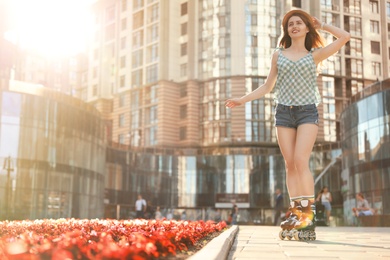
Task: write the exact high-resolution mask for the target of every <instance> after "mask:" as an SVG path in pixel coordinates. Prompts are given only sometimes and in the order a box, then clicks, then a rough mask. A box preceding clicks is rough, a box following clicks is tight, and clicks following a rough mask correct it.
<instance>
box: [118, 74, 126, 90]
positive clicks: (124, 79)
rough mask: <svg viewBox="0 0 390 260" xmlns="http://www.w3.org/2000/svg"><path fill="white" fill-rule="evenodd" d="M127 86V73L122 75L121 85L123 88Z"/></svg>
mask: <svg viewBox="0 0 390 260" xmlns="http://www.w3.org/2000/svg"><path fill="white" fill-rule="evenodd" d="M125 86H126V76H125V75H122V76H121V77H120V86H119V87H121V88H124V87H125Z"/></svg>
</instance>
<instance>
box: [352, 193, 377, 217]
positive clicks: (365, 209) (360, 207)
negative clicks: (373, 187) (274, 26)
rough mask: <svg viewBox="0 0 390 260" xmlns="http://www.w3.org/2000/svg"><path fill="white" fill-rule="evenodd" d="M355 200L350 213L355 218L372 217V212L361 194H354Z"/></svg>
mask: <svg viewBox="0 0 390 260" xmlns="http://www.w3.org/2000/svg"><path fill="white" fill-rule="evenodd" d="M356 200H357V202H356V208H352V212H353V214H354V215H355V216H356V217H361V216H372V215H374V213H373V210H372V209H371V207H370V204H369V203H368V201H367V200H366V199H365V198H364V195H363V193H361V192H359V193H358V194H356Z"/></svg>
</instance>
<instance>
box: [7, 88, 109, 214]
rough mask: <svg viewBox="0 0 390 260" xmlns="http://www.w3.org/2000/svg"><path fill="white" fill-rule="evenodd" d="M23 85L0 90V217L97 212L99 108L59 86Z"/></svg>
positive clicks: (101, 151)
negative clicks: (46, 87)
mask: <svg viewBox="0 0 390 260" xmlns="http://www.w3.org/2000/svg"><path fill="white" fill-rule="evenodd" d="M25 90H26V91H25V92H24V91H22V90H21V88H19V89H18V90H17V92H13V91H2V92H0V100H1V106H0V109H1V110H0V115H1V121H0V160H1V162H3V168H2V170H1V174H0V180H1V181H0V206H1V209H2V211H1V213H0V214H1V217H2V218H3V219H5V218H7V219H38V218H69V217H75V218H97V217H101V216H102V215H103V212H104V207H103V206H104V205H103V196H104V195H103V194H104V170H105V154H106V151H105V149H106V143H105V141H104V140H105V138H104V137H105V136H104V125H103V121H102V120H101V118H100V114H99V113H98V112H97V111H96V110H95V109H94V108H93V107H92V106H89V105H86V104H85V103H83V102H81V101H79V100H77V99H74V98H72V97H69V96H66V95H64V94H61V93H58V92H54V91H50V90H48V89H43V88H33V86H28V87H27V88H26V89H25Z"/></svg>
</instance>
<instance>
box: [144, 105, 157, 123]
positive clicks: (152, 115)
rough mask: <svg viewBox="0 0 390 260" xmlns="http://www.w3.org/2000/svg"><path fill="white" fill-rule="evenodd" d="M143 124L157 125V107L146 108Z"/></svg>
mask: <svg viewBox="0 0 390 260" xmlns="http://www.w3.org/2000/svg"><path fill="white" fill-rule="evenodd" d="M145 124H146V125H153V124H157V106H152V107H148V108H146V110H145Z"/></svg>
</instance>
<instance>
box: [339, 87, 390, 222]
mask: <svg viewBox="0 0 390 260" xmlns="http://www.w3.org/2000/svg"><path fill="white" fill-rule="evenodd" d="M341 145H342V150H343V156H342V162H343V163H342V165H343V167H342V168H343V169H342V174H341V178H342V180H343V186H342V191H343V194H344V214H345V216H346V217H347V218H348V221H349V222H351V221H352V219H353V217H352V212H351V209H352V207H355V203H356V201H355V200H356V199H355V196H356V194H357V193H359V192H362V193H363V194H364V196H365V197H366V199H367V200H368V202H369V203H370V204H371V207H372V208H374V209H375V211H376V213H377V214H389V213H390V80H385V81H383V82H378V83H376V84H374V85H372V86H370V87H368V88H366V89H365V90H364V91H363V92H361V93H359V95H357V96H356V97H355V98H354V99H353V102H352V103H351V104H350V105H349V106H348V107H347V108H346V109H345V111H344V112H343V114H342V117H341Z"/></svg>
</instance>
